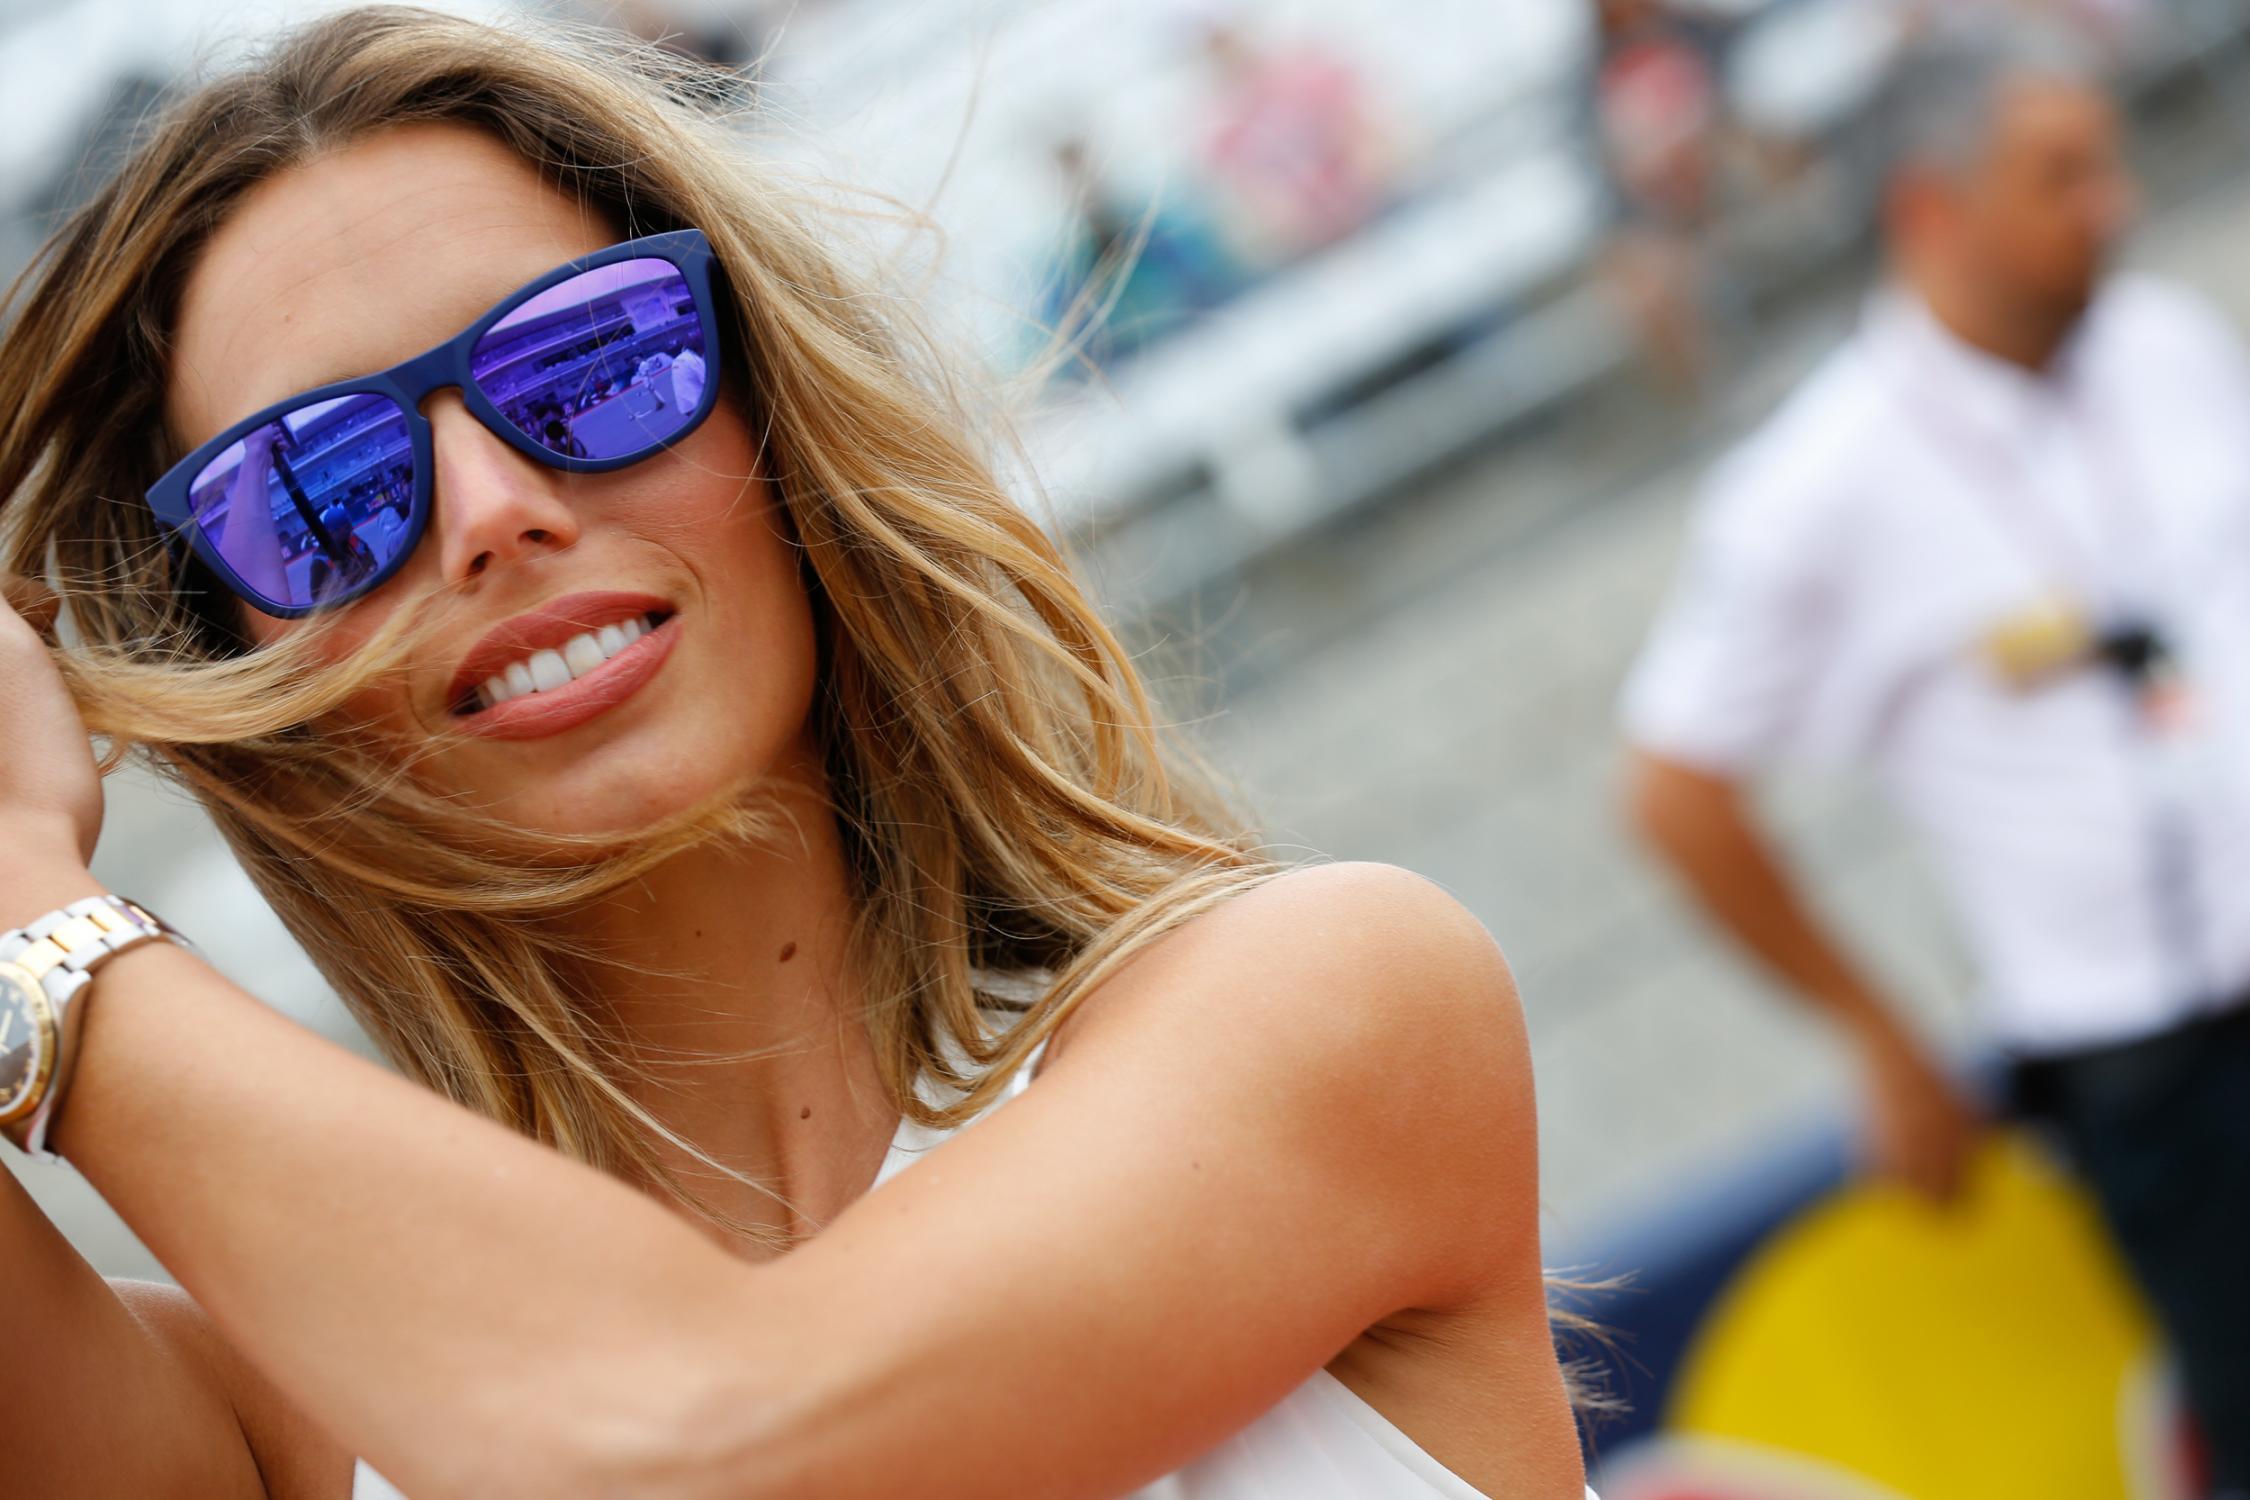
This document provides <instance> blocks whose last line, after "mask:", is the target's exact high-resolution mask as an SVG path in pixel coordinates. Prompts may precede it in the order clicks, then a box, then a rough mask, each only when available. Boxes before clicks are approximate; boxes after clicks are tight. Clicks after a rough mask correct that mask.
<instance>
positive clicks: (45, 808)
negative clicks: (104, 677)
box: [0, 573, 102, 926]
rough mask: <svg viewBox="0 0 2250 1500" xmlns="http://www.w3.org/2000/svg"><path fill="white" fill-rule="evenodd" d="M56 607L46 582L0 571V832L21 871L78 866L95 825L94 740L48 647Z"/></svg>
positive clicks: (98, 816) (85, 858)
mask: <svg viewBox="0 0 2250 1500" xmlns="http://www.w3.org/2000/svg"><path fill="white" fill-rule="evenodd" d="M60 607H61V601H60V600H59V599H57V598H56V597H55V593H54V591H53V590H52V589H50V588H48V587H47V586H46V585H45V584H43V583H40V582H38V581H37V580H35V579H29V578H19V577H17V576H16V575H15V574H13V573H0V830H4V833H0V837H4V838H5V839H6V842H7V845H8V848H9V862H10V864H11V865H20V866H23V867H25V868H26V869H27V870H37V869H40V868H42V867H46V868H53V867H55V866H57V865H61V866H63V867H66V868H68V867H72V866H75V867H76V868H79V869H83V868H84V867H85V866H86V865H87V864H88V863H89V862H91V861H92V859H93V857H94V842H95V840H97V839H98V838H100V837H101V831H102V778H101V773H100V772H99V771H98V770H96V769H95V765H94V747H93V742H92V740H91V739H90V738H89V736H88V735H87V733H86V724H85V721H84V720H83V719H81V718H79V716H78V706H77V705H76V704H75V703H73V702H72V701H71V698H70V692H69V690H68V689H67V688H65V687H64V686H63V679H62V674H61V673H60V672H59V671H57V670H56V669H55V662H54V658H53V656H52V655H51V654H50V653H49V651H48V646H49V645H50V643H52V641H53V640H54V631H55V616H56V613H57V611H58V610H59V609H60ZM5 925H6V924H5V922H0V926H5Z"/></svg>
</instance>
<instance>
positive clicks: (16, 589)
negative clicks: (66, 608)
mask: <svg viewBox="0 0 2250 1500" xmlns="http://www.w3.org/2000/svg"><path fill="white" fill-rule="evenodd" d="M0 594H5V595H6V597H7V600H8V607H9V608H10V609H12V610H14V611H15V612H16V613H17V614H19V615H21V616H23V617H24V619H25V620H26V621H28V622H30V625H31V628H32V629H33V630H36V631H38V632H39V633H40V634H41V635H43V636H52V635H53V634H54V630H55V617H56V616H57V615H58V614H60V613H61V612H62V596H61V595H59V594H57V593H56V592H55V591H54V590H53V589H51V588H49V587H47V585H46V584H44V583H42V582H40V581H39V580H38V579H36V578H25V577H24V576H22V575H21V574H19V573H0Z"/></svg>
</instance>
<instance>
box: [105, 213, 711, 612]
mask: <svg viewBox="0 0 2250 1500" xmlns="http://www.w3.org/2000/svg"><path fill="white" fill-rule="evenodd" d="M711 266H712V256H711V247H710V244H709V242H707V241H706V240H705V239H704V237H703V232H702V231H701V230H699V229H680V230H674V231H672V232H670V233H667V234H652V235H646V236H644V237H642V238H640V239H635V240H627V241H625V242H624V243H623V244H619V245H612V246H610V247H609V248H607V249H605V250H599V251H596V252H595V253H593V254H592V255H587V256H582V257H580V258H579V259H577V260H574V261H571V262H569V263H568V264H566V265H561V266H557V267H556V268H555V269H554V270H552V271H549V272H547V273H546V274H545V275H544V276H541V277H539V278H538V279H537V280H535V281H532V282H530V283H528V284H526V285H524V286H522V287H519V288H517V289H516V290H515V291H513V292H511V293H509V294H508V295H507V296H506V297H504V298H502V299H501V300H500V301H499V302H498V303H496V304H495V305H494V306H493V307H492V308H491V309H490V310H489V311H487V312H486V313H485V314H484V315H483V316H481V317H479V318H478V319H477V320H476V321H475V322H474V323H471V324H470V325H469V326H468V327H467V328H465V329H463V330H462V331H461V332H460V333H459V334H457V335H455V336H454V337H452V338H450V339H447V340H446V341H445V342H444V343H442V344H439V345H438V346H437V347H435V348H434V349H430V350H427V351H425V352H423V353H421V354H418V355H416V356H415V357H414V358H412V359H409V360H406V361H405V362H403V363H401V364H396V365H393V366H391V367H390V368H389V369H387V370H379V371H377V372H376V373H374V374H372V375H362V376H359V377H358V378H356V379H352V380H339V381H336V382H334V383H332V384H329V385H324V386H320V387H318V388H317V389H314V390H309V391H304V392H301V393H300V394H298V395H295V396H291V397H290V398H289V399H288V400H286V401H278V402H275V403H274V404H273V405H271V406H269V407H267V408H265V409H264V410H263V411H260V412H258V413H256V414H254V415H252V416H249V417H246V418H244V419H243V420H241V421H239V422H236V423H234V424H233V425H232V426H230V427H228V428H227V429H226V430H225V431H224V432H221V433H220V434H219V435H218V436H217V437H214V438H212V439H211V441H209V442H207V443H205V444H203V445H202V446H201V447H199V448H197V449H196V450H195V451H194V452H193V453H190V454H189V455H188V456H187V457H186V458H183V459H181V460H180V461H179V462H178V463H177V464H174V465H173V466H172V468H171V469H170V470H169V471H167V472H166V473H165V475H164V477H163V478H161V479H159V480H157V481H156V483H155V484H153V485H151V486H150V487H149V491H148V503H149V508H150V509H151V510H153V511H155V513H156V516H157V519H158V520H160V521H162V522H163V523H164V525H165V526H166V527H167V528H169V529H170V530H171V532H172V533H173V535H174V536H175V537H176V538H178V539H181V540H184V541H185V542H186V544H187V545H188V546H189V547H191V548H193V549H194V552H195V555H196V556H197V557H198V558H200V559H202V561H203V562H204V563H205V564H207V565H208V566H209V567H210V569H211V570H212V571H213V572H214V573H216V574H217V575H218V576H219V579H220V580H221V581H222V582H223V583H225V584H226V586H227V587H228V588H230V589H232V590H234V592H236V593H237V594H239V595H241V596H242V597H243V598H244V599H245V600H247V601H248V602H249V603H250V604H251V605H252V606H253V607H255V608H257V609H259V610H262V611H264V612H265V613H266V614H269V615H275V616H278V617H280V618H283V619H291V618H295V617H297V616H300V615H308V614H312V613H313V612H314V611H316V610H323V609H333V608H335V607H336V606H337V605H340V604H346V603H349V602H350V601H351V600H354V599H357V598H359V597H360V596H361V595H362V594H365V593H367V592H368V591H369V590H371V589H374V588H376V587H378V586H380V585H381V584H382V583H383V581H384V580H385V579H387V578H389V577H390V576H391V575H392V574H393V573H396V572H397V571H398V570H399V568H400V567H401V566H402V565H403V564H404V563H405V561H406V559H407V558H408V557H409V556H411V555H412V553H413V551H414V547H415V544H416V543H418V542H419V541H421V539H422V532H423V530H424V528H425V527H426V526H427V525H428V523H429V518H430V475H431V471H432V467H433V466H432V462H431V456H430V423H429V419H428V418H427V417H425V416H423V415H422V412H421V409H420V408H421V403H422V401H423V400H424V399H425V398H426V397H428V395H429V394H430V392H432V391H435V390H440V389H443V388H446V387H456V388H458V389H459V390H460V392H461V399H462V402H463V404H464V405H466V406H467V407H468V409H469V410H470V411H471V412H473V413H474V414H475V415H476V418H477V420H478V421H480V422H482V423H483V424H484V425H485V426H486V427H487V428H489V429H491V431H492V432H493V433H494V434H495V435H497V436H498V437H499V438H501V439H502V440H503V441H504V442H506V443H507V444H508V445H509V446H511V447H513V448H515V449H516V450H517V451H518V452H520V453H523V454H524V455H526V456H527V457H530V458H533V459H536V460H538V461H539V462H540V463H543V464H546V465H548V466H550V467H552V468H557V469H567V470H570V471H572V472H583V473H599V472H601V471H603V470H607V469H618V468H623V467H624V466H625V465H627V464H632V463H638V462H640V461H641V460H642V459H644V458H647V457H649V456H650V455H652V454H654V453H658V452H660V451H662V450H663V449H664V448H665V446H666V445H668V444H670V443H672V442H673V441H675V440H676V439H678V438H680V437H682V436H685V435H686V434H687V433H688V432H690V431H692V430H694V428H695V426H696V425H697V424H698V423H700V422H701V421H702V420H703V419H704V418H705V417H706V416H708V415H709V414H710V411H711V408H712V407H713V406H714V405H715V404H716V403H717V401H718V394H719V337H718V331H719V327H720V324H719V320H718V316H717V303H716V302H715V301H714V299H713V297H712V290H711V283H712V277H711Z"/></svg>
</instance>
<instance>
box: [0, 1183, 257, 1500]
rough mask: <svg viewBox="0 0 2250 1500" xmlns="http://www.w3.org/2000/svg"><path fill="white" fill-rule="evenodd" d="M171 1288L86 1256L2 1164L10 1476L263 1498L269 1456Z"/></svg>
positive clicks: (129, 1491) (74, 1497) (3, 1455)
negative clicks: (173, 1303)
mask: <svg viewBox="0 0 2250 1500" xmlns="http://www.w3.org/2000/svg"><path fill="white" fill-rule="evenodd" d="M173 1295H176V1294H174V1293H172V1292H171V1289H170V1288H163V1287H156V1286H151V1285H147V1284H144V1283H136V1282H120V1283H118V1284H117V1285H115V1286H114V1287H113V1286H112V1285H111V1284H110V1283H109V1282H107V1281H104V1280H103V1279H102V1278H101V1276H100V1275H98V1274H97V1273H96V1272H95V1270H94V1268H93V1267H92V1266H89V1265H88V1264H86V1262H85V1260H84V1259H82V1258H81V1257H80V1256H79V1254H78V1252H77V1251H75V1250H73V1249H72V1248H71V1246H70V1242H69V1241H67V1240H65V1239H64V1238H63V1237H62V1234H61V1233H60V1232H59V1231H58V1230H56V1228H55V1227H54V1225H53V1224H51V1223H49V1222H48V1220H47V1216H46V1215H45V1214H43V1213H41V1212H40V1211H39V1206H38V1205H37V1204H36V1203H34V1202H33V1201H32V1199H31V1195H30V1194H29V1193H27V1192H25V1191H24V1189H23V1185H22V1184H21V1183H19V1182H17V1181H16V1179H15V1177H14V1175H13V1174H11V1173H10V1172H8V1171H6V1170H5V1169H0V1489H4V1490H5V1491H6V1492H7V1493H8V1494H11V1495H38V1496H47V1497H52V1500H109V1497H111V1496H115V1495H163V1494H194V1495H208V1496H211V1497H213V1500H227V1497H241V1500H264V1496H265V1494H266V1490H265V1487H264V1486H263V1485H262V1484H260V1483H259V1480H258V1467H257V1464H256V1463H255V1462H254V1461H253V1460H252V1458H251V1454H250V1450H249V1448H248V1447H247V1446H246V1444H245V1442H244V1438H243V1434H242V1430H241V1427H240V1425H239V1424H238V1423H237V1422H236V1420H235V1415H234V1411H233V1409H232V1407H231V1406H230V1405H229V1404H228V1401H227V1398H226V1395H225V1393H224V1391H223V1390H222V1389H221V1386H220V1383H219V1381H218V1379H217V1377H216V1374H215V1372H214V1370H213V1368H212V1366H211V1364H210V1363H209V1361H208V1360H207V1359H206V1358H205V1357H204V1356H205V1354H206V1353H207V1352H208V1351H206V1350H204V1349H202V1348H199V1347H198V1346H197V1345H196V1343H195V1341H194V1340H193V1339H192V1338H191V1337H186V1336H183V1335H184V1333H185V1328H184V1324H183V1322H182V1321H181V1320H180V1319H177V1318H175V1317H173V1316H171V1313H172V1309H171V1308H170V1307H169V1306H168V1305H167V1298H168V1297H169V1296H173Z"/></svg>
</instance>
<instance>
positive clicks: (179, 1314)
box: [110, 1277, 352, 1500]
mask: <svg viewBox="0 0 2250 1500" xmlns="http://www.w3.org/2000/svg"><path fill="white" fill-rule="evenodd" d="M110 1286H111V1287H112V1288H114V1289H115V1290H116V1292H117V1296H118V1300H119V1301H121V1302H123V1303H124V1304H125V1306H126V1307H127V1308H128V1309H130V1310H131V1312H132V1313H133V1316H134V1317H136V1318H138V1319H139V1320H140V1322H141V1324H142V1326H143V1327H145V1328H147V1329H148V1330H149V1331H150V1333H151V1334H152V1335H153V1336H155V1337H156V1338H158V1339H160V1340H162V1341H163V1343H164V1344H165V1345H166V1346H167V1347H168V1348H170V1349H171V1350H172V1351H173V1353H174V1354H175V1356H176V1357H178V1358H180V1359H182V1360H184V1361H187V1362H188V1363H190V1364H192V1365H195V1366H197V1367H199V1368H201V1369H202V1370H203V1371H204V1372H205V1373H206V1374H207V1375H208V1377H209V1378H210V1379H211V1381H212V1382H213V1383H214V1384H215V1385H216V1386H217V1388H218V1389H219V1390H220V1392H221V1393H222V1394H224V1395H225V1397H226V1398H227V1401H228V1402H229V1404H231V1405H232V1406H233V1408H234V1413H235V1419H236V1420H237V1421H238V1422H239V1423H240V1424H241V1427H242V1436H243V1440H244V1442H245V1443H246V1444H247V1445H248V1447H249V1449H250V1454H251V1457H252V1459H253V1460H254V1461H255V1462H256V1464H257V1466H258V1473H259V1477H260V1478H261V1479H262V1480H263V1481H264V1484H265V1492H266V1494H267V1495H268V1496H270V1497H273V1500H347V1497H348V1496H349V1495H350V1493H351V1480H352V1457H351V1454H350V1453H349V1452H347V1451H346V1450H345V1449H344V1448H343V1447H342V1445H340V1444H338V1443H337V1442H336V1441H335V1440H334V1439H333V1438H332V1437H330V1436H329V1435H328V1432H327V1431H326V1429H324V1428H322V1427H320V1426H319V1425H318V1424H316V1423H315V1422H313V1421H312V1420H311V1419H310V1418H308V1417H307V1416H306V1415H305V1414H304V1413H303V1412H302V1411H301V1410H299V1409H298V1407H297V1405H296V1404H295V1403H294V1402H292V1401H290V1400H289V1399H288V1398H287V1397H286V1396H285V1395H283V1394H282V1392H281V1391H280V1390H279V1389H277V1388H276V1387H275V1386H274V1385H273V1383H272V1382H271V1381H269V1380H267V1379H266V1378H265V1377H264V1376H263V1375H262V1374H260V1373H259V1372H258V1370H257V1369H256V1367H255V1366H253V1365H251V1364H250V1362H249V1361H248V1360H246V1359H244V1358H243V1357H242V1356H241V1355H240V1354H239V1353H238V1352H237V1351H236V1350H235V1348H234V1346H233V1345H232V1344H230V1343H228V1342H227V1340H226V1338H225V1337H224V1336H223V1335H221V1334H220V1332H219V1330H218V1329H217V1327H215V1326H214V1325H213V1324H212V1322H211V1319H210V1316H209V1315H208V1314H207V1313H205V1312H204V1311H203V1309H202V1307H201V1306H200V1305H198V1304H197V1302H196V1300H195V1299H194V1298H193V1297H191V1296H189V1295H188V1294H187V1293H186V1292H185V1291H183V1290H181V1289H180V1288H179V1287H177V1286H173V1285H172V1284H170V1283H169V1282H161V1281H132V1280H126V1279H123V1278H117V1277H113V1278H111V1280H110Z"/></svg>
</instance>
